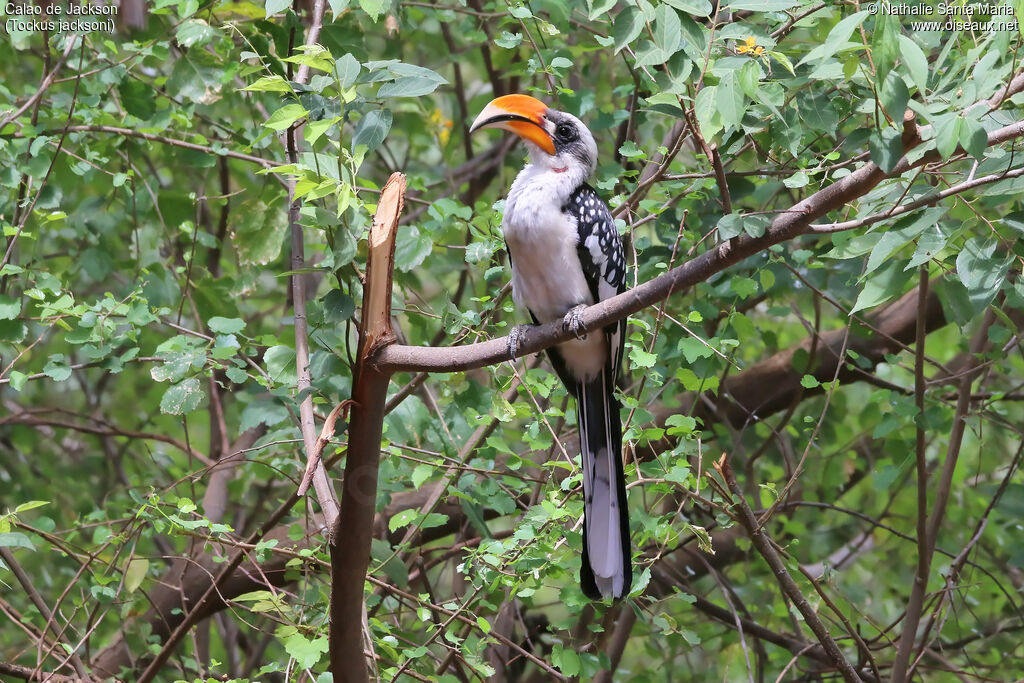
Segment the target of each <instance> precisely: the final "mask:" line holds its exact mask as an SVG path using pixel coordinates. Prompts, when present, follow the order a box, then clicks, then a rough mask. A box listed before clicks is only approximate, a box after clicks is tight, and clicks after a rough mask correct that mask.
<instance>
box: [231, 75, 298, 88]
mask: <svg viewBox="0 0 1024 683" xmlns="http://www.w3.org/2000/svg"><path fill="white" fill-rule="evenodd" d="M242 90H249V91H252V92H291V91H292V86H291V85H290V84H289V83H288V81H286V80H284V79H283V78H281V77H280V76H277V75H274V76H263V77H262V78H260V79H259V80H257V81H256V82H254V83H253V84H251V85H247V86H246V87H244V88H242Z"/></svg>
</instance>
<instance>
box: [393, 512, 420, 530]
mask: <svg viewBox="0 0 1024 683" xmlns="http://www.w3.org/2000/svg"><path fill="white" fill-rule="evenodd" d="M418 516H419V513H418V512H417V511H416V510H410V509H406V510H402V511H401V512H399V513H397V514H395V515H392V516H391V519H389V520H388V531H390V532H391V533H395V532H396V531H398V530H399V529H401V528H402V527H406V526H409V525H410V524H412V523H413V521H415V519H416V518H417V517H418Z"/></svg>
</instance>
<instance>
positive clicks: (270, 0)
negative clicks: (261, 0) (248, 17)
mask: <svg viewBox="0 0 1024 683" xmlns="http://www.w3.org/2000/svg"><path fill="white" fill-rule="evenodd" d="M291 6H292V0H267V3H266V5H265V10H266V15H265V17H264V18H265V19H269V18H270V17H272V16H274V15H275V14H277V13H279V12H283V11H285V10H286V9H288V8H289V7H291Z"/></svg>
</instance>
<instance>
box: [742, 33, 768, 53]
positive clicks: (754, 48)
mask: <svg viewBox="0 0 1024 683" xmlns="http://www.w3.org/2000/svg"><path fill="white" fill-rule="evenodd" d="M736 52H738V53H740V54H741V55H745V54H747V53H750V54H753V55H755V56H757V57H760V56H761V55H763V54H764V48H763V47H761V46H760V45H758V44H757V40H756V39H755V38H754V36H748V37H747V39H746V40H745V41H744V43H743V45H740V46H739V47H737V48H736Z"/></svg>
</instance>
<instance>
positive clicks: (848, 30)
mask: <svg viewBox="0 0 1024 683" xmlns="http://www.w3.org/2000/svg"><path fill="white" fill-rule="evenodd" d="M867 18H868V12H867V10H862V11H860V12H854V13H853V14H851V15H850V16H848V17H846V18H844V19H843V20H842V21H840V22H839V23H838V24H836V25H835V26H833V27H832V30H831V31H829V32H828V36H826V37H825V42H824V43H822V44H821V45H819V46H818V47H816V48H814V49H813V50H811V51H810V52H808V53H807V54H806V55H805V56H804V58H803V59H801V60H800V61H799V62H797V66H799V65H801V64H806V63H808V62H813V61H824V60H826V59H828V58H829V57H831V56H832V55H834V54H835V53H836V52H838V51H839V50H841V49H843V48H844V47H846V45H847V42H848V41H849V40H850V36H851V35H853V32H854V31H855V30H856V29H857V27H858V26H860V25H861V24H862V23H864V20H865V19H867Z"/></svg>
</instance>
